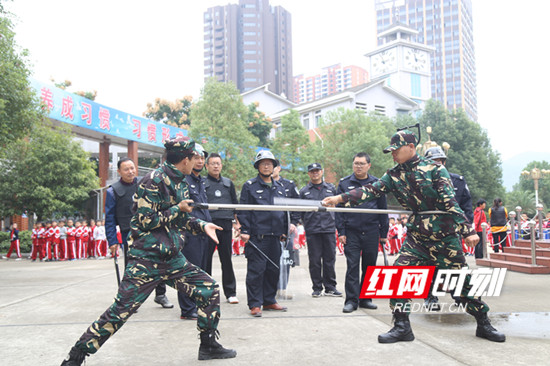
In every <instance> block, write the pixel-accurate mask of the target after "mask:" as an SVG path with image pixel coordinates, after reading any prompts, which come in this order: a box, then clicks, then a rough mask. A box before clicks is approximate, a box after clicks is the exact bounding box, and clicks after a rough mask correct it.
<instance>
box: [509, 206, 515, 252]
mask: <svg viewBox="0 0 550 366" xmlns="http://www.w3.org/2000/svg"><path fill="white" fill-rule="evenodd" d="M508 216H509V217H510V227H511V228H512V235H511V237H512V243H511V245H512V246H513V247H515V246H516V213H515V212H514V211H510V213H509V214H508Z"/></svg>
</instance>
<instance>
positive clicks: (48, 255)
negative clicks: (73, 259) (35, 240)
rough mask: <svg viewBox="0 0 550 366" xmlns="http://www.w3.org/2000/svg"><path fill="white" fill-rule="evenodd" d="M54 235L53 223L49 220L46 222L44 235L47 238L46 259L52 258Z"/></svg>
mask: <svg viewBox="0 0 550 366" xmlns="http://www.w3.org/2000/svg"><path fill="white" fill-rule="evenodd" d="M53 235H54V230H53V228H52V223H51V222H49V221H48V222H47V223H46V232H45V233H44V237H45V238H46V261H51V260H52V245H53Z"/></svg>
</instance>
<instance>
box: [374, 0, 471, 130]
mask: <svg viewBox="0 0 550 366" xmlns="http://www.w3.org/2000/svg"><path fill="white" fill-rule="evenodd" d="M375 7H376V28H377V33H378V34H380V33H383V32H384V31H385V30H386V29H387V28H389V27H390V26H391V25H392V24H394V23H398V22H400V23H404V24H407V25H408V26H409V27H411V28H413V29H416V30H417V31H418V32H419V33H418V34H417V35H416V36H415V38H414V39H412V41H414V42H418V43H423V44H425V45H428V46H432V47H434V48H435V52H434V54H433V55H432V57H431V74H432V75H431V78H432V80H431V90H432V98H433V99H436V100H438V101H440V102H442V103H443V104H444V105H445V106H446V107H447V109H449V110H452V109H457V108H462V109H464V111H465V112H466V114H467V115H468V117H469V118H470V119H472V120H474V121H477V92H476V65H475V52H474V37H473V19H472V1H471V0H375ZM382 42H383V40H382V39H381V38H379V39H378V44H379V45H382Z"/></svg>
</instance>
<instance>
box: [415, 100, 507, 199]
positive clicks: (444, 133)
mask: <svg viewBox="0 0 550 366" xmlns="http://www.w3.org/2000/svg"><path fill="white" fill-rule="evenodd" d="M420 125H421V126H422V129H423V131H422V141H421V142H422V143H423V142H425V141H427V138H428V135H427V134H426V133H425V131H426V127H428V126H430V127H432V134H431V140H433V141H435V142H436V143H438V144H439V145H441V144H442V143H443V142H447V143H449V144H450V146H451V148H450V150H449V151H448V154H447V162H446V167H447V169H448V170H449V172H452V173H456V174H460V175H463V176H464V178H465V179H466V182H467V183H468V188H469V189H470V192H471V194H472V202H476V201H477V200H478V199H479V198H484V199H485V200H487V202H492V201H493V199H494V198H495V197H503V196H504V187H503V186H502V166H501V161H500V155H499V154H498V153H497V152H495V151H494V150H493V149H492V147H491V143H490V141H489V137H488V136H487V132H486V131H485V130H483V129H482V128H481V126H480V125H479V123H477V122H473V121H471V120H470V119H468V117H467V116H466V114H465V113H464V111H462V110H458V111H453V112H449V111H447V110H446V109H445V108H444V107H443V105H442V104H441V103H440V102H437V101H434V100H429V101H428V103H427V104H426V108H425V110H424V112H423V114H422V116H421V117H420Z"/></svg>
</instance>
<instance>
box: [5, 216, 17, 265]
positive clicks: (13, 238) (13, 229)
mask: <svg viewBox="0 0 550 366" xmlns="http://www.w3.org/2000/svg"><path fill="white" fill-rule="evenodd" d="M12 252H15V255H16V256H17V258H16V259H15V260H16V261H17V260H19V261H20V260H21V248H20V245H19V230H17V224H16V223H14V224H13V225H12V226H11V231H10V249H9V250H8V254H7V256H6V257H4V258H5V259H9V258H10V257H11V253H12Z"/></svg>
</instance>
